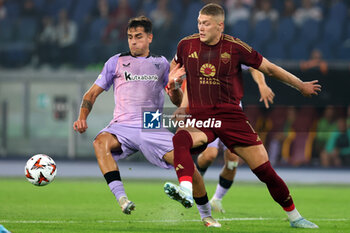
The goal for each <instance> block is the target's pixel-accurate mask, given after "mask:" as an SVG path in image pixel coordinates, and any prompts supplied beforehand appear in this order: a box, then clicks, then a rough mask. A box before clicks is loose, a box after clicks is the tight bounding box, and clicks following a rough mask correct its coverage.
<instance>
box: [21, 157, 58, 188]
mask: <svg viewBox="0 0 350 233" xmlns="http://www.w3.org/2000/svg"><path fill="white" fill-rule="evenodd" d="M56 172H57V167H56V163H55V161H53V159H52V158H51V157H50V156H47V155H44V154H37V155H34V156H33V157H31V158H30V159H29V160H28V161H27V163H26V166H25V167H24V173H25V175H26V178H27V180H28V181H29V182H30V183H32V184H34V185H37V186H44V185H47V184H49V183H50V182H52V181H53V179H54V178H55V176H56Z"/></svg>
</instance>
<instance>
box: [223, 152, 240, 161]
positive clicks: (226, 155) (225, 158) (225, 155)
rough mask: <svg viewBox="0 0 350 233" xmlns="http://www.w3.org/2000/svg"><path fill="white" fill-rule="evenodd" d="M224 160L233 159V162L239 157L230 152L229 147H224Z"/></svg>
mask: <svg viewBox="0 0 350 233" xmlns="http://www.w3.org/2000/svg"><path fill="white" fill-rule="evenodd" d="M224 160H225V163H226V162H227V161H234V162H238V161H239V157H238V155H237V154H236V153H233V152H231V151H230V150H229V149H226V150H225V152H224Z"/></svg>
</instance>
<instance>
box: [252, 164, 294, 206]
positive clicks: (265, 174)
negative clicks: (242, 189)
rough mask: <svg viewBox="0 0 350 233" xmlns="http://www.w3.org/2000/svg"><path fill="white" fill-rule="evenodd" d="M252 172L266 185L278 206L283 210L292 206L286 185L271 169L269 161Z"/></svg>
mask: <svg viewBox="0 0 350 233" xmlns="http://www.w3.org/2000/svg"><path fill="white" fill-rule="evenodd" d="M253 172H254V174H255V175H256V176H257V177H258V178H259V180H261V181H262V182H264V183H265V184H266V186H267V188H268V189H269V192H270V194H271V196H272V198H273V199H274V200H275V201H276V202H277V203H278V204H280V205H281V206H282V207H283V209H289V208H290V207H292V206H294V204H293V199H292V197H291V196H290V194H289V190H288V187H287V185H286V184H285V183H284V181H283V180H282V179H281V177H279V176H278V175H277V173H276V172H275V170H274V169H273V168H272V167H271V164H270V161H267V162H266V163H264V164H262V165H260V166H259V167H257V168H255V169H254V170H253Z"/></svg>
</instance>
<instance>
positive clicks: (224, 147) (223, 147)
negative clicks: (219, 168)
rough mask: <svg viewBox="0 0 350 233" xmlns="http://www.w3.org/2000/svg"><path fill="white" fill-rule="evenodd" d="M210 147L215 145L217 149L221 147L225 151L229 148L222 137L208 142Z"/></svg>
mask: <svg viewBox="0 0 350 233" xmlns="http://www.w3.org/2000/svg"><path fill="white" fill-rule="evenodd" d="M208 147H214V148H216V149H218V150H219V149H220V147H221V148H222V150H223V151H225V150H226V149H227V147H226V146H225V145H224V143H222V141H221V140H220V138H217V139H215V140H214V141H212V142H211V143H209V144H208V146H207V148H208Z"/></svg>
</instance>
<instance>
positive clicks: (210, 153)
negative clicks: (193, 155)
mask: <svg viewBox="0 0 350 233" xmlns="http://www.w3.org/2000/svg"><path fill="white" fill-rule="evenodd" d="M218 153H219V150H218V148H216V147H207V149H205V151H203V153H201V154H200V155H199V157H202V159H205V160H207V161H211V162H212V161H214V160H215V159H216V157H217V156H218Z"/></svg>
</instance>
